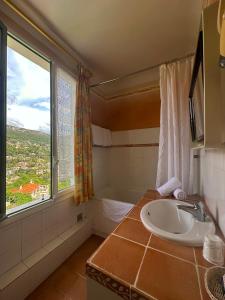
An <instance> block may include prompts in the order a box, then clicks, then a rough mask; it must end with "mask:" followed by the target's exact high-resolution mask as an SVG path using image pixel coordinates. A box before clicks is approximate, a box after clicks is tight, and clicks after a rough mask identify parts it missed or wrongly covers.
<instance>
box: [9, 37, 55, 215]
mask: <svg viewBox="0 0 225 300" xmlns="http://www.w3.org/2000/svg"><path fill="white" fill-rule="evenodd" d="M8 44H9V46H8V47H7V157H6V160H7V165H6V208H7V210H9V209H12V208H15V207H18V206H21V205H23V204H25V203H27V202H31V201H34V200H44V199H48V198H49V195H50V194H51V193H50V191H51V137H50V72H49V63H48V62H46V61H45V60H44V59H42V58H39V57H38V56H37V55H36V54H35V53H33V52H32V51H31V50H30V49H27V48H26V47H24V46H23V45H21V44H19V42H18V41H16V40H14V39H13V38H11V37H9V36H8Z"/></svg>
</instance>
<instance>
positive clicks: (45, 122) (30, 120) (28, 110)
mask: <svg viewBox="0 0 225 300" xmlns="http://www.w3.org/2000/svg"><path fill="white" fill-rule="evenodd" d="M7 124H9V125H11V124H18V125H19V126H18V127H22V128H26V129H31V130H38V131H39V130H41V131H44V132H47V133H50V113H49V111H41V110H39V109H35V108H32V107H28V106H23V105H17V104H13V105H8V109H7Z"/></svg>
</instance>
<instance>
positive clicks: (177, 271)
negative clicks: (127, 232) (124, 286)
mask: <svg viewBox="0 0 225 300" xmlns="http://www.w3.org/2000/svg"><path fill="white" fill-rule="evenodd" d="M137 288H139V289H141V290H143V291H145V292H147V293H148V294H150V295H151V296H153V297H155V298H157V299H160V300H200V290H199V286H198V278H197V272H196V269H195V266H194V265H192V264H190V263H188V262H184V261H181V260H179V259H176V258H173V257H171V256H169V255H167V254H163V253H160V252H158V251H155V250H152V249H148V250H147V252H146V255H145V258H144V262H143V265H142V268H141V270H140V274H139V278H138V282H137Z"/></svg>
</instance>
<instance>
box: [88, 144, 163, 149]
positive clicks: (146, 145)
mask: <svg viewBox="0 0 225 300" xmlns="http://www.w3.org/2000/svg"><path fill="white" fill-rule="evenodd" d="M93 147H95V148H133V147H159V143H149V144H124V145H111V146H101V145H93Z"/></svg>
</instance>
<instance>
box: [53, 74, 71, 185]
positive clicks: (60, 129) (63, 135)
mask: <svg viewBox="0 0 225 300" xmlns="http://www.w3.org/2000/svg"><path fill="white" fill-rule="evenodd" d="M56 86H57V88H56V99H57V101H56V103H57V146H58V147H57V149H58V190H59V191H60V190H63V189H66V188H68V187H71V186H72V185H74V112H75V100H76V99H75V97H76V81H75V80H74V79H73V77H71V76H70V75H68V74H67V73H65V72H64V71H63V70H61V69H57V80H56Z"/></svg>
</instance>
